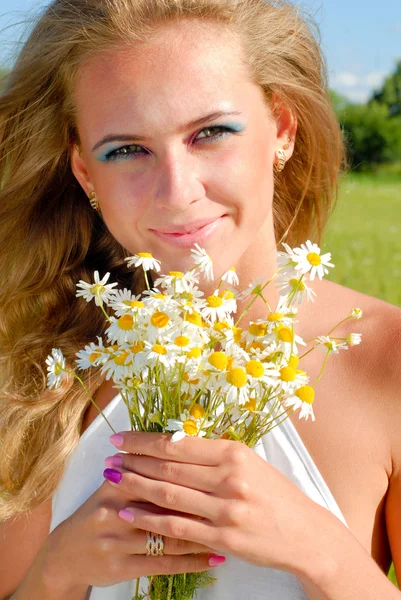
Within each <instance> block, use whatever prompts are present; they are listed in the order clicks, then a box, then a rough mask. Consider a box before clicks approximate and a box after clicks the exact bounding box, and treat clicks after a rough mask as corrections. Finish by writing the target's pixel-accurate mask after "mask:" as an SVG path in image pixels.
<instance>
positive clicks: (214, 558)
mask: <svg viewBox="0 0 401 600" xmlns="http://www.w3.org/2000/svg"><path fill="white" fill-rule="evenodd" d="M226 560H227V559H226V557H225V556H220V555H219V554H211V555H210V556H209V567H217V565H221V564H222V563H224V562H226Z"/></svg>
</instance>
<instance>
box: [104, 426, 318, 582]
mask: <svg viewBox="0 0 401 600" xmlns="http://www.w3.org/2000/svg"><path fill="white" fill-rule="evenodd" d="M121 435H122V436H123V443H122V445H119V446H118V447H119V449H121V450H122V451H124V452H127V453H128V454H120V455H119V456H120V457H121V459H122V466H121V468H119V469H116V470H118V471H120V473H122V478H121V481H120V482H119V483H110V485H111V486H113V487H118V488H119V489H120V490H122V491H123V492H124V493H126V494H127V495H131V496H132V495H133V494H135V495H136V496H137V497H138V498H141V499H142V500H146V501H148V502H151V503H152V504H153V505H158V506H160V507H162V508H163V509H165V511H167V512H166V513H165V514H155V512H154V511H150V510H147V507H146V505H145V506H142V507H139V506H137V505H136V506H132V505H131V504H129V503H128V504H127V505H126V506H125V507H124V508H126V509H127V511H129V512H127V511H124V513H122V515H120V516H124V515H125V516H127V515H129V513H131V514H132V516H133V525H134V526H135V527H136V528H138V529H141V530H150V531H153V532H155V533H159V534H161V535H163V536H168V537H169V538H172V539H181V540H187V541H189V542H196V543H199V544H203V545H205V546H207V547H209V548H213V549H214V551H216V552H218V553H223V554H225V553H228V554H231V555H233V556H236V557H237V558H239V559H241V560H244V561H246V562H249V563H252V564H255V565H258V566H264V567H272V568H277V569H281V570H285V571H290V572H294V574H298V573H300V572H304V569H305V568H306V567H305V564H304V563H305V562H306V561H310V560H312V559H313V558H314V553H313V545H314V543H315V538H316V537H317V536H316V531H317V530H316V525H317V520H316V519H315V515H316V514H319V515H320V517H321V516H322V512H325V513H327V512H328V511H325V509H323V508H321V507H319V506H318V505H317V504H316V503H315V502H313V501H312V500H311V499H310V498H308V497H307V496H306V495H305V494H304V493H303V492H302V491H301V490H300V489H299V488H297V486H296V485H295V484H294V483H293V482H291V481H290V480H289V479H288V478H287V477H285V476H284V475H283V474H282V473H280V471H278V470H277V469H276V468H274V467H273V466H272V465H270V464H269V463H268V462H266V461H265V460H264V459H263V458H261V457H260V456H258V455H257V454H256V453H255V452H254V451H253V450H252V449H251V448H248V447H247V446H245V445H244V444H242V443H240V442H237V441H230V440H222V439H219V440H216V439H205V438H199V437H189V436H187V437H185V438H183V439H182V440H180V441H178V442H171V441H170V438H171V435H170V434H164V433H161V434H158V433H144V432H131V431H125V432H122V433H121ZM110 441H112V440H110ZM139 454H140V455H139ZM106 461H107V459H106ZM107 462H110V461H107ZM319 511H320V512H319ZM183 513H184V514H183ZM319 524H320V521H319ZM301 569H302V571H301Z"/></svg>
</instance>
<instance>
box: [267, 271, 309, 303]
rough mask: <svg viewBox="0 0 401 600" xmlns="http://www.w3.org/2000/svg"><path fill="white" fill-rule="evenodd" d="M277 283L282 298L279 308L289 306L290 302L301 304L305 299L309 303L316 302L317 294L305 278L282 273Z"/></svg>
mask: <svg viewBox="0 0 401 600" xmlns="http://www.w3.org/2000/svg"><path fill="white" fill-rule="evenodd" d="M275 281H276V286H277V289H278V290H279V291H280V296H281V297H280V301H279V307H282V306H285V305H287V303H288V302H289V301H290V302H291V303H294V304H301V302H302V301H303V299H304V298H306V300H307V301H311V302H314V301H315V297H316V292H314V291H313V290H312V288H310V287H309V286H308V285H307V284H306V281H305V278H301V277H298V276H297V274H296V273H295V274H294V273H285V272H282V273H280V274H279V275H278V276H277V278H276V280H275Z"/></svg>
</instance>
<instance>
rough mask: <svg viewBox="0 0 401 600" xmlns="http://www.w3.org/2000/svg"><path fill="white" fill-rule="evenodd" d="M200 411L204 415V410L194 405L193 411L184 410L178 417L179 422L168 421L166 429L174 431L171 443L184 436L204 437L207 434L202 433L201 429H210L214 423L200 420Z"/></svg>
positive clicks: (176, 420)
mask: <svg viewBox="0 0 401 600" xmlns="http://www.w3.org/2000/svg"><path fill="white" fill-rule="evenodd" d="M201 409H202V410H203V414H204V409H203V407H202V406H200V405H194V407H193V409H191V410H188V409H184V411H183V412H182V413H181V415H180V420H178V419H168V422H167V427H166V429H167V430H171V431H176V433H174V435H173V436H172V438H171V441H172V442H178V441H179V440H182V438H184V437H186V436H197V437H205V435H206V433H207V432H206V431H204V430H203V429H202V427H205V428H207V427H210V426H211V425H213V423H214V421H205V420H204V419H202V417H200V415H201V414H202V410H201ZM191 413H193V414H191Z"/></svg>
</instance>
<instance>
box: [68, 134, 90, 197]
mask: <svg viewBox="0 0 401 600" xmlns="http://www.w3.org/2000/svg"><path fill="white" fill-rule="evenodd" d="M70 162H71V170H72V172H73V173H74V175H75V177H76V179H77V180H78V183H79V184H80V185H81V187H82V189H83V190H84V192H85V194H86V195H87V196H89V194H90V192H92V191H93V189H94V185H93V183H92V181H91V178H90V175H89V172H88V169H87V167H86V164H85V161H84V159H83V157H82V153H81V150H80V148H79V147H78V146H77V144H73V145H72V146H71V147H70Z"/></svg>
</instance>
